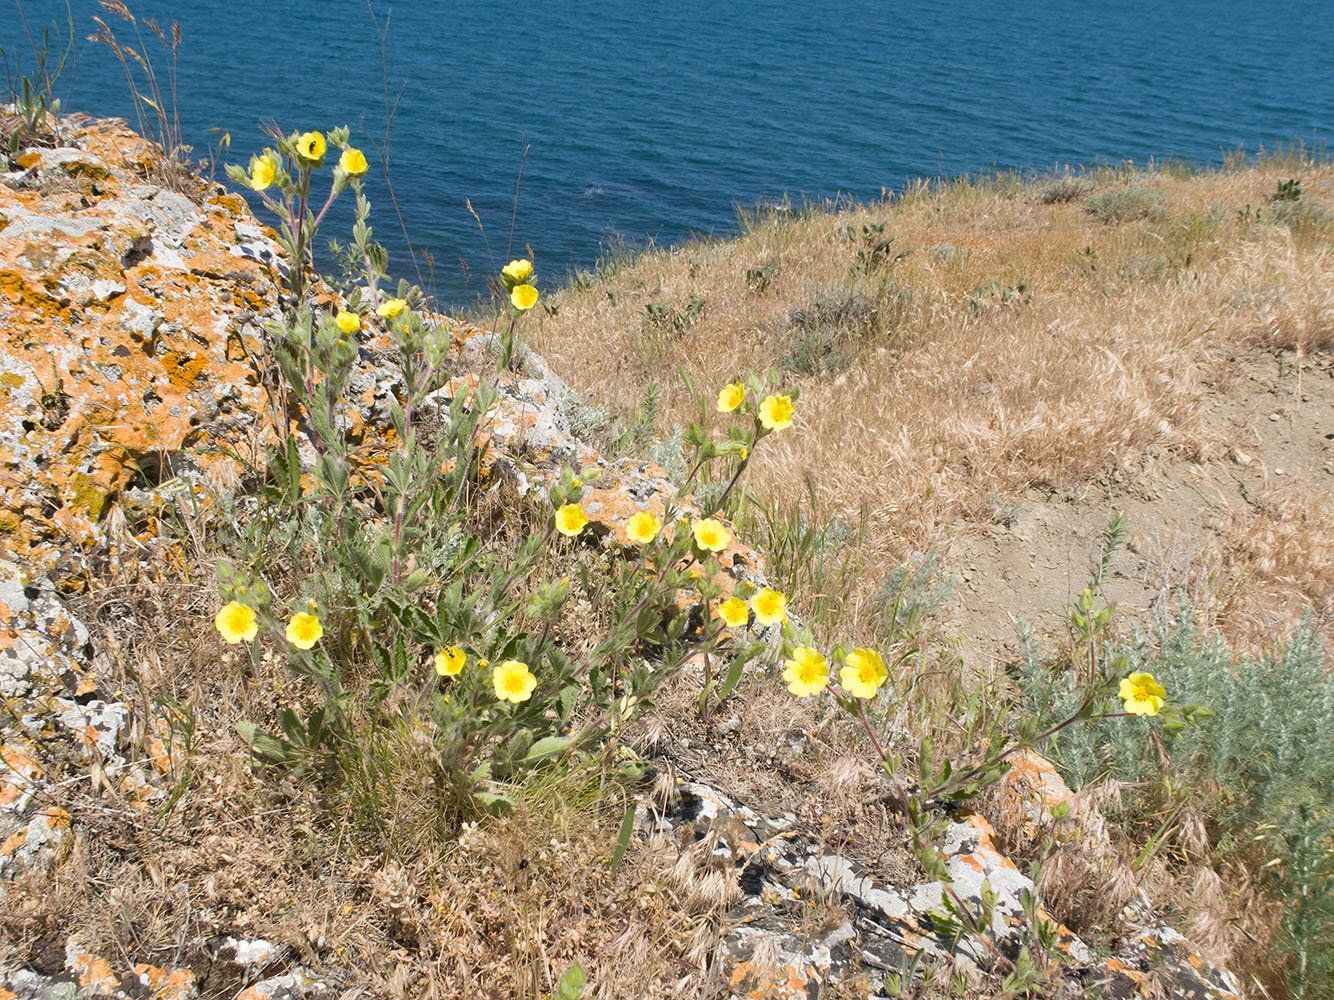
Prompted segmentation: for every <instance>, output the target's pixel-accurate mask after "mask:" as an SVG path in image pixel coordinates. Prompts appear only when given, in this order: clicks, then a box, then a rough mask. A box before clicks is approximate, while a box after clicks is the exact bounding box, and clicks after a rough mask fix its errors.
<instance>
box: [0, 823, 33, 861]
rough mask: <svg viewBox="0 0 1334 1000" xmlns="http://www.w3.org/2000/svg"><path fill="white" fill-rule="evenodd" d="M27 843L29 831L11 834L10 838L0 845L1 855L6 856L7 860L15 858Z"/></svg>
mask: <svg viewBox="0 0 1334 1000" xmlns="http://www.w3.org/2000/svg"><path fill="white" fill-rule="evenodd" d="M27 842H28V831H27V830H15V831H14V832H13V833H11V834H10V835H9V836H8V837H6V838H5V842H4V843H3V844H0V855H4V856H5V857H7V858H8V857H13V856H14V855H15V854H17V853H18V850H19V848H20V847H22V846H23V845H24V844H26V843H27Z"/></svg>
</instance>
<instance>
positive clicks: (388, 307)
mask: <svg viewBox="0 0 1334 1000" xmlns="http://www.w3.org/2000/svg"><path fill="white" fill-rule="evenodd" d="M407 307H408V303H407V300H406V299H385V300H384V301H383V302H381V303H380V304H379V305H378V306H376V307H375V315H377V316H379V317H380V318H381V319H393V318H394V317H395V316H398V315H399V314H400V313H402V312H403V310H404V309H406V308H407Z"/></svg>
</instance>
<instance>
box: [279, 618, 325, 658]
mask: <svg viewBox="0 0 1334 1000" xmlns="http://www.w3.org/2000/svg"><path fill="white" fill-rule="evenodd" d="M322 635H324V626H323V625H321V624H320V620H319V619H318V618H316V617H315V616H314V615H308V614H306V613H305V612H304V611H300V612H297V613H296V614H294V615H293V616H292V620H291V621H289V622H288V623H287V641H288V642H290V643H291V644H292V645H293V646H295V647H296V648H297V649H310V647H311V646H313V645H315V643H317V642H319V641H320V636H322Z"/></svg>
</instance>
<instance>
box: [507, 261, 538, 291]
mask: <svg viewBox="0 0 1334 1000" xmlns="http://www.w3.org/2000/svg"><path fill="white" fill-rule="evenodd" d="M500 273H501V274H503V275H504V276H505V277H506V278H508V279H509V280H510V281H512V282H514V284H516V285H526V284H527V283H528V279H529V278H531V277H532V276H533V262H532V261H531V260H528V259H527V258H524V259H523V260H512V261H510V262H509V263H508V264H506V265H505V266H504V267H503V268H501V269H500Z"/></svg>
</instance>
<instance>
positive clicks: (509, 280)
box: [500, 258, 538, 312]
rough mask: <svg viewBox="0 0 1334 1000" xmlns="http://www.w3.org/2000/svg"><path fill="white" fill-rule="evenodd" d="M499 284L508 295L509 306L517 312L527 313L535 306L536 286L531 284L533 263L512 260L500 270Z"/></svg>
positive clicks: (525, 260)
mask: <svg viewBox="0 0 1334 1000" xmlns="http://www.w3.org/2000/svg"><path fill="white" fill-rule="evenodd" d="M500 283H501V285H503V286H504V288H505V291H506V292H507V293H508V294H509V297H510V305H512V306H514V308H515V310H516V311H518V312H527V311H528V310H529V309H531V308H533V306H535V305H537V298H538V292H537V286H536V285H534V284H533V262H532V261H531V260H527V259H526V258H525V259H522V260H512V261H510V262H509V263H508V264H506V265H505V266H504V267H503V268H501V269H500Z"/></svg>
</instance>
